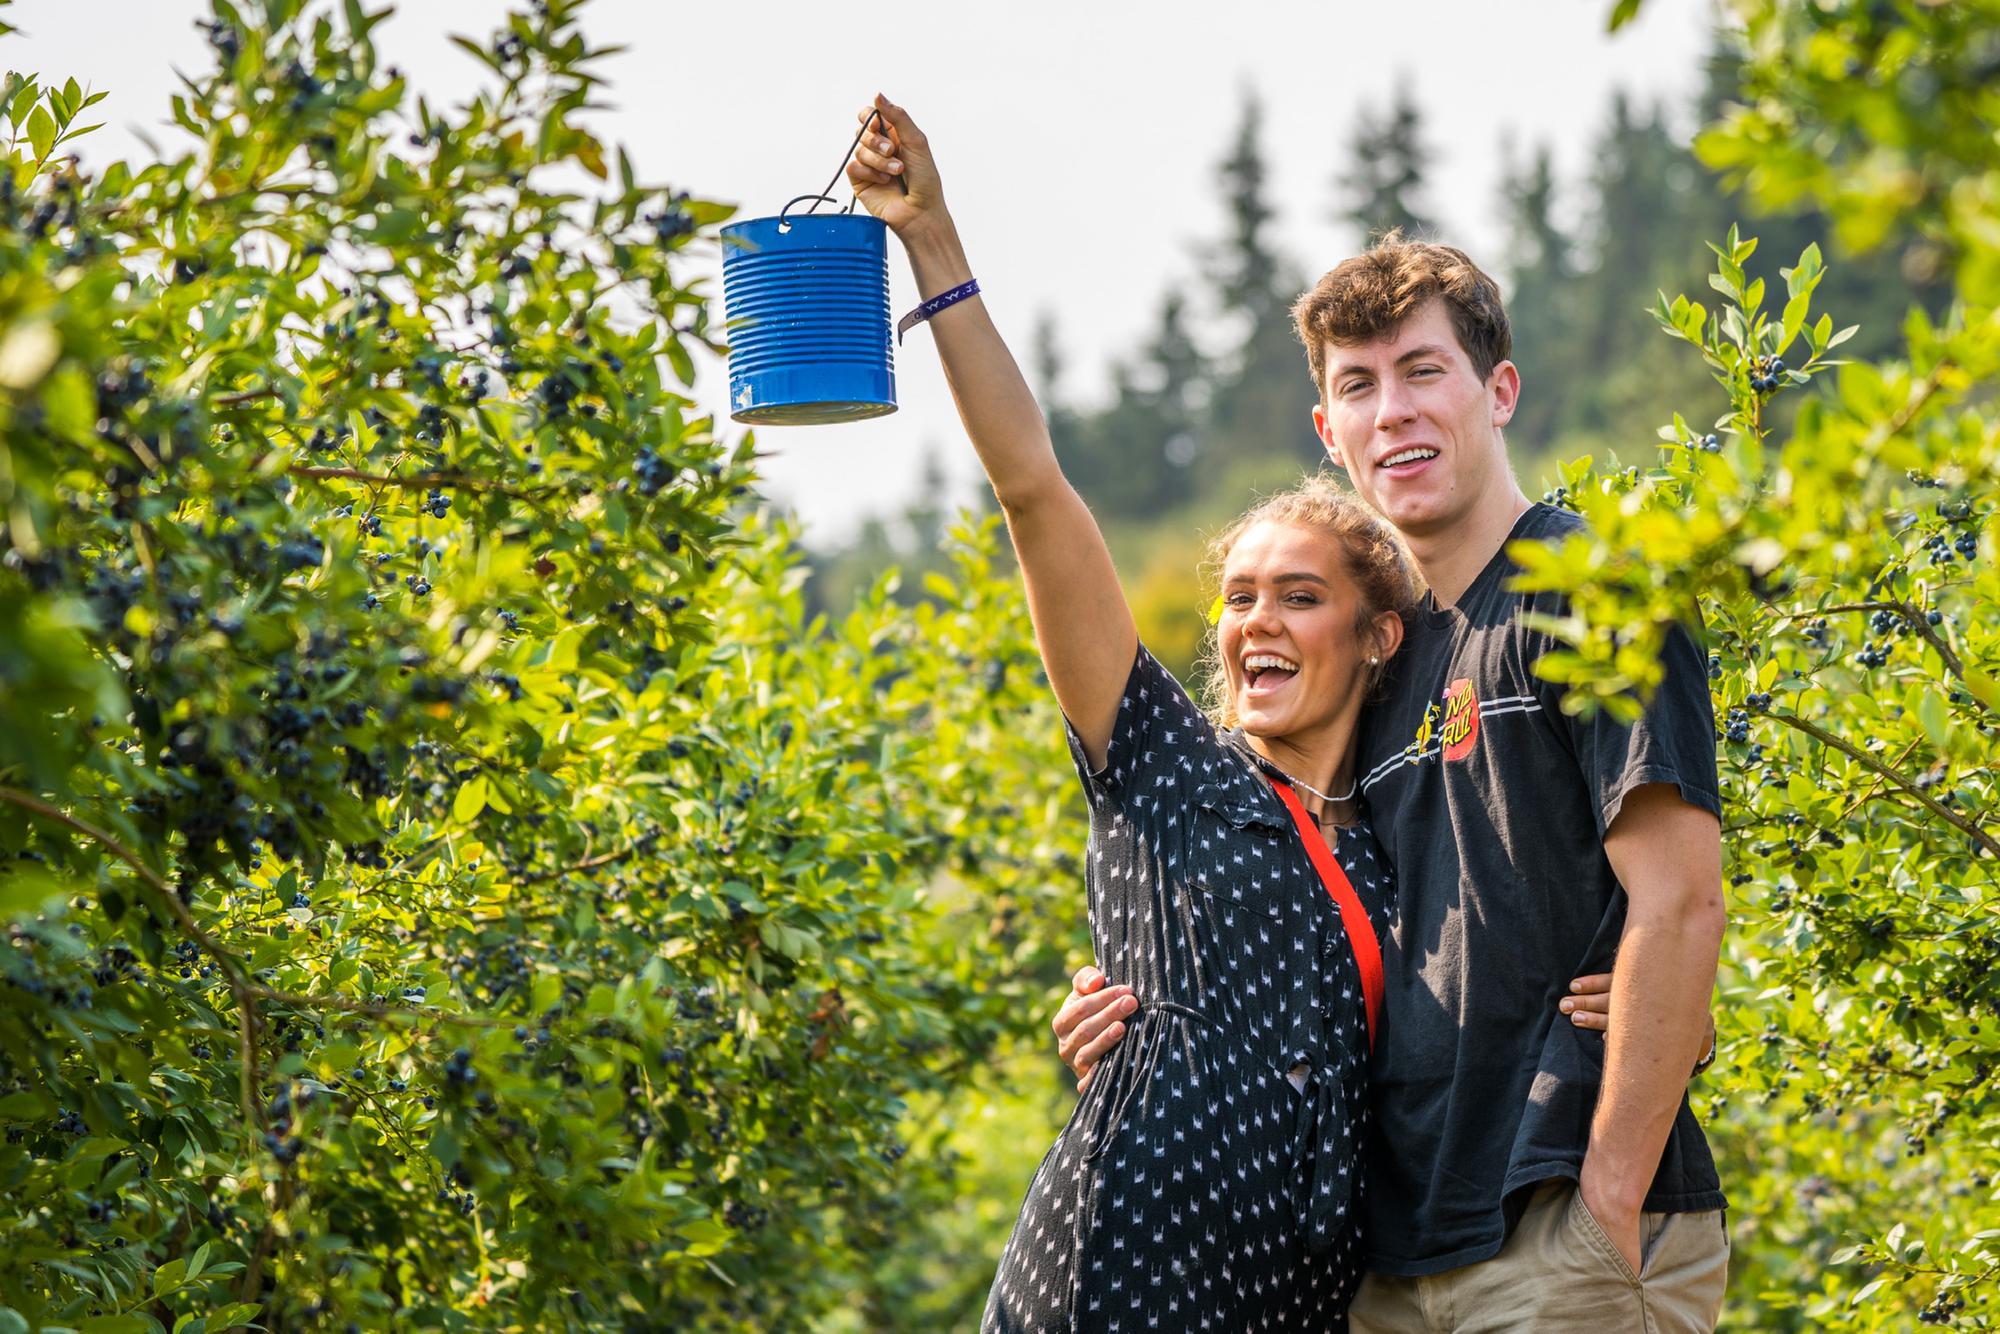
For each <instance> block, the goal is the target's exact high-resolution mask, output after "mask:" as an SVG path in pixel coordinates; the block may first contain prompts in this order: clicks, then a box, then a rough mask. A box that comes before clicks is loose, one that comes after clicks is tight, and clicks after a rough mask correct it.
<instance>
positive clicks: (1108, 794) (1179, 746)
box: [1063, 644, 1209, 808]
mask: <svg viewBox="0 0 2000 1334" xmlns="http://www.w3.org/2000/svg"><path fill="white" fill-rule="evenodd" d="M1208 731H1209V727H1208V721H1207V719H1205V718H1203V717H1202V715H1201V713H1200V711H1199V710H1198V709H1196V708H1195V706H1194V701H1193V700H1191V699H1189V698H1188V693H1187V691H1186V690H1185V689H1184V688H1183V687H1182V686H1181V683H1180V682H1179V681H1177V680H1175V679H1174V675H1173V673H1172V672H1169V671H1168V670H1167V669H1166V668H1165V667H1163V666H1161V665H1160V662H1159V660H1158V659H1157V658H1155V657H1154V656H1153V655H1152V653H1151V652H1149V651H1148V650H1147V648H1146V646H1145V645H1144V644H1141V645H1140V646H1139V651H1138V654H1137V656H1136V657H1135V658H1134V660H1133V662H1132V671H1131V674H1130V675H1129V676H1127V677H1126V679H1125V692H1124V694H1123V695H1121V696H1120V697H1119V700H1118V718H1117V721H1116V722H1115V723H1113V725H1112V728H1111V744H1110V746H1109V747H1107V749H1106V751H1105V757H1104V767H1103V768H1101V769H1096V770H1093V769H1092V768H1091V767H1090V759H1089V757H1088V756H1087V755H1085V754H1084V749H1083V740H1082V738H1080V737H1079V736H1077V734H1076V728H1075V726H1074V725H1072V724H1071V722H1070V720H1069V719H1068V717H1064V719H1063V734H1064V735H1065V736H1066V737H1067V738H1068V739H1069V753H1070V758H1071V759H1072V760H1074V761H1075V762H1076V772H1077V776H1078V777H1079V778H1081V779H1082V780H1083V785H1084V789H1085V791H1086V792H1088V793H1089V795H1090V798H1091V800H1092V802H1093V803H1095V802H1097V801H1100V800H1105V799H1109V800H1112V801H1114V802H1115V803H1116V804H1118V805H1121V806H1125V807H1127V808H1138V807H1143V806H1146V805H1149V804H1151V803H1154V802H1159V801H1165V800H1168V799H1169V798H1170V797H1171V795H1172V793H1173V792H1174V791H1175V790H1176V789H1177V787H1178V786H1179V785H1180V784H1181V782H1182V781H1183V780H1184V779H1185V778H1186V777H1187V774H1188V772H1189V771H1190V769H1191V761H1190V758H1189V757H1190V755H1191V754H1192V753H1193V751H1194V750H1195V749H1196V748H1197V747H1198V746H1199V745H1200V744H1201V743H1202V741H1203V740H1204V739H1205V738H1206V736H1207V734H1208Z"/></svg>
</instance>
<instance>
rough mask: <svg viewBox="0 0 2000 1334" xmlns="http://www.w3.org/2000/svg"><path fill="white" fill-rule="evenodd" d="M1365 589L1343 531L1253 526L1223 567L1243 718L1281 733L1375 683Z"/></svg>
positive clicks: (1223, 625) (1262, 732) (1225, 654)
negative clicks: (1352, 568) (1350, 567)
mask: <svg viewBox="0 0 2000 1334" xmlns="http://www.w3.org/2000/svg"><path fill="white" fill-rule="evenodd" d="M1360 613H1361V593H1360V590H1359V589H1357V588H1356V587H1355V585H1354V581H1353V579H1352V578H1351V577H1350V576H1349V574H1348V572H1347V561H1346V555H1345V552H1343V550H1342V549H1341V545H1340V543H1339V541H1338V540H1337V539H1334V538H1331V537H1329V536H1327V535H1326V534H1324V533H1320V532H1316V531H1314V530H1313V529H1310V528H1302V527H1298V526H1295V525H1292V524H1287V523H1279V522H1276V521H1266V522H1263V523H1259V524H1256V525H1254V526H1252V527H1251V528H1249V529H1247V530H1246V531H1245V532H1244V533H1243V535H1242V536H1241V537H1239V538H1237V540H1236V543H1235V545H1234V546H1232V547H1231V548H1230V549H1229V555H1228V557H1227V558H1226V559H1225V560H1224V562H1223V567H1222V618H1221V621H1220V622H1219V623H1218V624H1217V627H1216V641H1217V647H1218V650H1219V652H1220V653H1221V655H1222V663H1223V670H1224V671H1225V672H1226V673H1227V678H1228V682H1229V695H1230V699H1231V700H1232V701H1233V702H1234V704H1235V706H1236V721H1237V723H1238V725H1239V726H1241V727H1242V728H1243V730H1244V731H1245V732H1247V733H1249V734H1250V735H1251V736H1255V737H1262V738H1267V739H1269V738H1283V737H1290V736H1297V735H1300V734H1304V733H1310V732H1312V731H1314V730H1316V729H1318V728H1322V727H1325V726H1327V725H1329V724H1331V723H1332V722H1333V721H1334V720H1335V719H1337V718H1338V717H1340V716H1341V715H1342V714H1343V713H1344V712H1346V711H1348V710H1349V709H1350V708H1352V707H1354V706H1357V705H1358V703H1359V697H1360V696H1361V694H1362V693H1363V692H1365V691H1366V689H1367V687H1368V682H1369V679H1370V669H1369V666H1368V658H1369V656H1370V654H1371V653H1375V654H1378V655H1379V653H1380V649H1379V648H1371V647H1370V646H1369V645H1368V644H1367V642H1366V637H1365V636H1364V635H1363V634H1362V632H1361V631H1360V629H1359V626H1360V622H1361V620H1362V617H1361V614H1360Z"/></svg>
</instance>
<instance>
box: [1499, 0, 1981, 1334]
mask: <svg viewBox="0 0 2000 1334" xmlns="http://www.w3.org/2000/svg"><path fill="white" fill-rule="evenodd" d="M1634 8H1636V6H1633V5H1621V6H1620V7H1619V11H1618V12H1619V14H1620V15H1621V16H1622V15H1624V14H1625V12H1626V11H1627V10H1629V9H1634ZM1734 8H1735V10H1736V17H1737V19H1738V21H1740V23H1741V24H1742V34H1741V35H1742V41H1743V45H1744V48H1745V50H1746V52H1747V56H1748V63H1747V65H1746V70H1745V86H1744V89H1743V98H1742V101H1741V102H1740V103H1739V104H1737V105H1735V106H1733V107H1730V108H1727V109H1726V110H1725V111H1724V113H1723V117H1722V119H1721V120H1720V121H1719V122H1718V123H1717V124H1715V125H1712V126H1710V127H1709V128H1708V130H1707V131H1705V132H1704V134H1703V135H1702V136H1701V138H1700V139H1699V140H1698V141H1697V148H1698V150H1699V151H1700V152H1701V153H1702V155H1703V156H1704V158H1706V159H1707V160H1708V161H1709V162H1710V163H1712V164H1713V165H1715V166H1716V167H1718V168H1719V169H1721V170H1723V171H1725V172H1726V173H1729V174H1730V175H1731V177H1732V178H1733V179H1736V180H1739V181H1741V182H1742V183H1743V184H1744V185H1745V186H1746V187H1747V188H1748V189H1749V190H1750V192H1751V194H1752V196H1753V197H1754V198H1757V199H1760V200H1762V201H1764V202H1766V203H1768V204H1772V205H1788V204H1791V203H1794V202H1795V201H1797V200H1799V199H1801V198H1805V199H1810V200H1811V201H1813V202H1815V203H1817V204H1818V205H1819V206H1820V207H1822V208H1824V209H1825V210H1826V211H1827V214H1828V216H1829V217H1830V219H1831V220H1832V223H1833V226H1834V236H1833V238H1831V239H1834V240H1837V241H1838V242H1840V243H1841V244H1842V245H1844V246H1848V247H1857V246H1867V245H1869V244H1872V243H1874V242H1875V241H1878V240H1880V239H1881V238H1882V236H1883V235H1884V234H1885V232H1886V231H1887V228H1888V223H1889V222H1890V221H1891V220H1895V221H1898V222H1903V223H1909V222H1914V223H1915V225H1916V226H1917V227H1918V228H1919V229H1920V231H1921V234H1922V235H1923V237H1924V238H1925V239H1926V241H1927V242H1928V246H1929V249H1930V251H1931V253H1932V254H1934V255H1935V256H1936V257H1937V262H1938V263H1939V264H1940V265H1942V266H1944V268H1945V271H1947V272H1949V273H1950V274H1951V275H1952V277H1953V279H1954V281H1955V300H1954V302H1953V304H1952V306H1951V309H1950V311H1949V313H1948V315H1947V317H1946V318H1945V319H1943V320H1942V321H1933V320H1931V319H1929V318H1927V317H1926V316H1924V315H1923V314H1922V312H1921V311H1913V312H1912V314H1911V315H1910V317H1909V318H1908V320H1907V321H1906V322H1905V324H1904V326H1903V330H1902V340H1901V341H1902V347H1901V349H1900V350H1899V353H1898V355H1897V356H1895V357H1894V358H1893V359H1888V360H1882V361H1876V362H1853V363H1843V362H1842V360H1841V359H1840V358H1839V356H1838V355H1837V349H1838V348H1839V346H1840V344H1841V343H1842V342H1843V341H1844V339H1845V338H1846V336H1847V335H1848V334H1849V333H1851V332H1852V330H1851V329H1837V328H1836V327H1835V324H1836V319H1835V317H1836V315H1837V312H1834V313H1826V312H1818V311H1816V310H1815V308H1814V291H1815V288H1816V287H1817V286H1818V284H1819V283H1820V280H1821V279H1822V277H1823V275H1824V274H1825V273H1826V271H1827V261H1826V259H1825V258H1824V257H1823V255H1822V253H1821V251H1820V248H1819V247H1818V246H1816V245H1815V246H1812V247H1809V248H1808V249H1806V251H1805V252H1804V253H1803V254H1801V255H1799V256H1798V257H1797V258H1796V260H1795V261H1793V262H1790V263H1782V261H1784V260H1792V257H1791V256H1784V257H1781V264H1782V266H1781V267H1778V268H1776V269H1775V270H1772V269H1770V268H1769V266H1768V265H1767V264H1765V263H1764V262H1763V260H1764V257H1762V256H1759V255H1758V254H1757V250H1756V242H1755V241H1754V240H1753V239H1749V238H1747V237H1744V236H1742V235H1740V234H1738V233H1736V232H1732V233H1731V234H1730V235H1729V236H1728V237H1727V238H1726V239H1724V240H1723V241H1722V242H1721V243H1720V244H1718V245H1716V246H1715V247H1714V250H1715V254H1716V272H1715V274H1714V276H1713V277H1711V279H1710V286H1711V287H1712V288H1713V295H1714V296H1716V297H1719V300H1718V301H1704V300H1690V299H1689V298H1687V297H1686V296H1677V297H1673V298H1671V299H1670V298H1668V297H1666V296H1664V295H1662V297H1661V298H1660V302H1659V306H1658V308H1657V310H1656V311H1655V313H1654V314H1655V318H1656V320H1657V322H1658V324H1659V325H1660V327H1661V330H1662V332H1663V333H1664V334H1665V335H1666V338H1667V339H1668V340H1669V341H1668V342H1663V343H1662V345H1661V349H1660V351H1661V355H1662V356H1669V355H1681V356H1692V357H1699V358H1700V359H1701V360H1702V361H1703V362H1704V363H1705V364H1706V366H1707V367H1708V369H1709V370H1710V371H1711V372H1712V374H1713V378H1714V381H1715V383H1716V386H1717V388H1716V391H1715V394H1714V397H1713V399H1712V400H1711V401H1709V402H1707V403H1704V404H1695V403H1690V404H1688V405H1687V409H1686V411H1685V413H1684V414H1683V415H1681V416H1677V417H1676V418H1675V420H1674V421H1673V423H1672V424H1671V425H1670V426H1667V427H1666V428H1664V429H1663V430H1662V431H1661V433H1660V434H1661V448H1660V449H1659V450H1658V452H1657V453H1653V452H1651V451H1647V453H1648V458H1647V464H1646V466H1638V467H1634V466H1626V467H1623V468H1619V467H1617V466H1616V465H1615V463H1611V464H1606V463H1594V462H1593V461H1592V460H1589V459H1584V460H1579V461H1577V462H1576V463H1574V464H1572V465H1570V466H1568V467H1567V468H1566V469H1565V471H1564V474H1563V477H1562V479H1561V484H1560V486H1559V487H1558V488H1556V489H1555V490H1554V491H1552V492H1551V493H1550V497H1549V498H1550V499H1553V500H1557V501H1560V502H1561V503H1564V504H1567V505H1570V506H1572V507H1573V508H1576V509H1578V510H1580V511H1581V512H1582V513H1583V514H1584V515H1585V516H1586V517H1587V518H1588V519H1589V521H1590V532H1589V535H1588V536H1581V537H1578V538H1575V539H1572V540H1571V541H1570V542H1569V543H1568V545H1567V546H1566V547H1564V548H1561V549H1558V550H1554V551H1549V550H1546V549H1534V548H1527V549H1524V550H1523V551H1522V555H1523V557H1524V558H1525V559H1526V560H1527V562H1528V570H1529V573H1528V576H1527V585H1528V586H1530V587H1539V588H1546V589H1556V590H1561V591H1562V592H1564V593H1566V594H1568V595H1569V598H1570V599H1571V606H1572V609H1573V611H1574V613H1575V614H1574V616H1572V617H1570V618H1568V619H1566V620H1564V621H1561V622H1559V623H1557V624H1555V625H1554V627H1553V628H1554V629H1555V630H1556V631H1557V633H1558V634H1559V635H1561V636H1562V638H1563V639H1564V640H1565V641H1566V642H1567V643H1568V645H1569V648H1568V649H1567V650H1566V651H1564V652H1562V653H1560V654H1557V655H1552V656H1551V658H1550V659H1547V660H1545V662H1544V670H1545V672H1547V673H1548V674H1549V675H1550V676H1552V677H1553V678H1555V679H1557V680H1561V681H1566V682H1568V683H1569V684H1570V686H1571V688H1572V689H1571V700H1572V702H1573V704H1574V705H1575V706H1576V707H1578V708H1589V707H1596V706H1600V705H1601V706H1606V707H1613V708H1629V707H1631V700H1632V698H1633V697H1634V695H1635V694H1642V693H1643V692H1644V690H1645V689H1646V688H1647V687H1648V686H1649V685H1650V684H1651V683H1652V682H1653V681H1654V680H1655V679H1656V675H1657V671H1658V667H1657V661H1656V658H1655V655H1654V650H1655V648H1656V647H1657V645H1658V643H1659V641H1660V636H1661V634H1662V633H1663V632H1664V630H1665V628H1666V627H1667V626H1669V625H1671V624H1673V623H1675V622H1677V621H1682V622H1685V621H1693V620H1699V621H1700V622H1701V623H1702V625H1703V627H1704V630H1705V635H1706V639H1707V642H1708V644H1709V647H1710V657H1709V676H1710V678H1711V679H1712V682H1713V690H1714V695H1715V703H1716V713H1717V723H1718V727H1719V729H1720V736H1719V737H1718V740H1719V742H1720V751H1721V760H1722V781H1723V787H1724V798H1723V799H1724V809H1725V823H1724V846H1725V854H1726V858H1727V866H1726V871H1727V874H1728V877H1729V887H1730V898H1731V912H1732V919H1733V922H1732V927H1731V931H1730V937H1729V941H1728V944H1727V945H1726V947H1725V954H1726V957H1725V960H1724V970H1723V978H1722V992H1721V1002H1720V1007H1719V1008H1720V1014H1721V1021H1720V1027H1721V1034H1722V1038H1721V1050H1722V1057H1721V1060H1720V1061H1719V1062H1718V1064H1717V1066H1716V1068H1715V1069H1714V1070H1713V1071H1711V1072H1710V1074H1709V1075H1708V1076H1707V1077H1706V1078H1705V1079H1704V1080H1703V1081H1702V1082H1701V1084H1700V1085H1698V1096H1697V1110H1698V1111H1700V1112H1702V1113H1703V1115H1704V1120H1705V1121H1706V1123H1707V1124H1708V1125H1709V1127H1710V1128H1711V1134H1712V1137H1713V1139H1714V1141H1715V1146H1716V1149H1717V1156H1718V1159H1719V1161H1720V1163H1721V1165H1722V1168H1723V1173H1724V1177H1725V1186H1726V1187H1727V1189H1728V1192H1729V1195H1730V1197H1731V1201H1732V1204H1733V1206H1734V1207H1733V1209H1732V1212H1731V1214H1730V1219H1731V1225H1732V1232H1733V1235H1734V1238H1735V1245H1736V1251H1735V1256H1734V1260H1733V1264H1732V1270H1733V1273H1732V1282H1731V1298H1730V1301H1731V1310H1730V1323H1731V1325H1732V1326H1733V1327H1736V1328H1743V1329H1759V1330H1830V1329H1837V1330H1873V1329H1904V1328H1909V1327H1911V1326H1912V1325H1913V1324H1916V1323H1925V1324H1940V1325H1953V1326H1956V1327H1960V1328H1975V1329H1988V1328H1994V1327H1995V1326H1996V1324H2000V1311H1996V1303H1995V1301H1994V1294H1995V1290H1996V1289H1995V1284H1996V1280H2000V1186H1996V1177H2000V1090H1996V1082H1995V1081H1996V1078H2000V970H1997V969H1996V967H1995V965H1996V963H2000V921H1997V920H1996V918H1995V916H1994V907H1995V904H1996V901H2000V899H1997V898H1996V895H2000V881H1996V869H1997V868H2000V822H1996V814H2000V780H1996V775H1995V772H1994V767H1993V757H1994V754H1995V750H1996V745H1995V741H1996V738H2000V626H1996V623H1995V619H1994V614H1993V609H1994V608H1995V606H2000V574H1996V571H1995V555H1996V533H1995V527H1994V515H1995V512H1996V509H2000V480H1996V479H2000V416H1996V413H1995V409H1994V402H1993V395H1992V389H1991V384H1992V379H1993V376H1994V375H1995V373H1996V371H2000V315H1996V311H1995V306H1996V300H2000V228H1996V222H2000V202H1996V201H2000V195H1996V193H1995V191H1994V188H1993V183H1994V182H1995V181H2000V143H1996V141H1995V139H1994V138H1993V135H1992V133H1991V126H1992V124H1993V123H1994V117H1995V113H1996V112H2000V101H1996V98H2000V94H1996V92H1995V87H1996V84H1995V80H1994V79H1993V77H1992V76H1993V74H1994V72H1995V70H1996V69H2000V65H1996V61H2000V45H1996V43H1995V41H1994V33H1995V32H1996V31H2000V28H1996V24H1995V21H1996V19H2000V10H1996V8H1995V6H1994V5H1993V4H1991V3H1973V4H1966V5H1949V6H1937V5H1922V4H1915V5H1911V4H1882V3H1867V4H1844V5H1822V4H1808V3H1795V2H1794V0H1750V2H1749V3H1744V4H1740V5H1737V6H1735V7H1734ZM1835 262H1837V261H1835ZM1675 344H1678V347H1677V348H1676V347H1675V346H1674V345H1675ZM1634 452H1635V453H1637V452H1638V451H1634Z"/></svg>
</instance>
